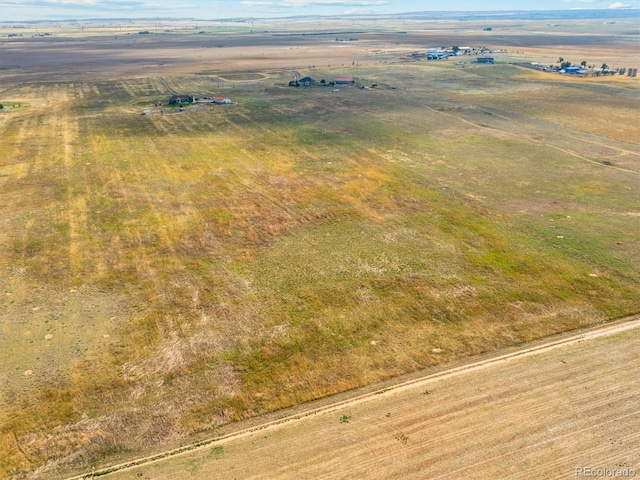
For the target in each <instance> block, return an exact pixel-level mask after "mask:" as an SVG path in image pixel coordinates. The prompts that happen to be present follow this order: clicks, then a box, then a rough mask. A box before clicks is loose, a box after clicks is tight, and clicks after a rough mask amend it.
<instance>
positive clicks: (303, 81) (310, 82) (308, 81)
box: [298, 77, 316, 87]
mask: <svg viewBox="0 0 640 480" xmlns="http://www.w3.org/2000/svg"><path fill="white" fill-rule="evenodd" d="M315 83H316V81H315V80H314V79H313V78H311V77H304V78H301V79H300V80H298V85H299V86H300V87H306V86H308V85H313V84H315Z"/></svg>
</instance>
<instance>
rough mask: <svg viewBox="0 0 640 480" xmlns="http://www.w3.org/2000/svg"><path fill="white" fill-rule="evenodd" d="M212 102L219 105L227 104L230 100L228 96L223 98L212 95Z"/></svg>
mask: <svg viewBox="0 0 640 480" xmlns="http://www.w3.org/2000/svg"><path fill="white" fill-rule="evenodd" d="M213 103H217V104H219V105H223V104H224V105H227V104H229V103H231V100H230V99H229V98H224V97H213Z"/></svg>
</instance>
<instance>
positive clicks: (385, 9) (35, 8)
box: [0, 0, 640, 22]
mask: <svg viewBox="0 0 640 480" xmlns="http://www.w3.org/2000/svg"><path fill="white" fill-rule="evenodd" d="M577 8H582V9H585V8H587V9H608V8H611V9H621V8H634V9H636V8H640V0H622V1H618V0H482V1H479V0H183V2H176V1H170V0H0V22H7V21H29V20H65V19H88V18H131V19H135V18H176V19H178V18H200V19H203V20H205V19H218V18H237V17H255V18H269V17H290V16H297V15H349V14H390V13H403V12H416V11H478V10H479V11H492V10H570V9H577Z"/></svg>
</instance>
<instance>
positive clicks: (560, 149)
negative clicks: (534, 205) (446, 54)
mask: <svg viewBox="0 0 640 480" xmlns="http://www.w3.org/2000/svg"><path fill="white" fill-rule="evenodd" d="M423 107H424V108H426V109H427V110H430V111H432V112H434V113H435V114H442V115H446V116H449V117H452V118H455V119H457V120H459V121H461V122H463V123H466V124H468V125H471V126H473V127H475V128H478V129H481V130H487V131H494V132H499V133H501V134H503V135H507V136H510V137H514V138H518V139H523V140H527V141H530V142H532V143H536V144H538V145H543V146H545V147H548V148H552V149H554V150H558V151H560V152H563V153H566V154H567V155H571V156H573V157H575V158H578V159H580V160H583V161H585V162H588V163H591V164H593V165H598V166H599V167H603V168H611V169H614V170H619V171H621V172H626V173H631V174H633V175H638V176H640V172H638V171H635V170H630V169H628V168H622V167H617V166H615V165H607V164H604V163H602V162H598V161H596V160H591V159H589V158H587V157H585V156H583V155H580V154H579V153H577V152H575V151H573V150H569V149H566V148H562V147H558V146H557V145H553V144H551V143H549V142H545V141H542V140H537V139H535V138H532V137H530V136H528V135H523V134H518V133H513V132H510V131H508V130H503V129H500V128H497V127H489V126H487V125H482V124H480V123H476V122H473V121H471V120H468V119H466V118H464V117H462V116H461V115H455V114H453V113H447V112H444V111H442V110H438V109H437V108H433V107H430V106H429V105H423ZM503 118H505V119H507V120H509V121H511V122H514V121H516V120H514V119H511V118H508V117H503ZM607 147H608V148H612V147H610V146H608V145H607Z"/></svg>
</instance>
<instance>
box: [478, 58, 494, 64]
mask: <svg viewBox="0 0 640 480" xmlns="http://www.w3.org/2000/svg"><path fill="white" fill-rule="evenodd" d="M477 62H478V63H493V57H478V60H477Z"/></svg>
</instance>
